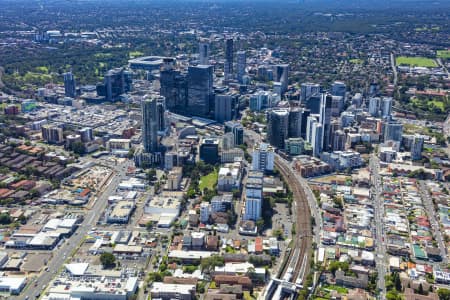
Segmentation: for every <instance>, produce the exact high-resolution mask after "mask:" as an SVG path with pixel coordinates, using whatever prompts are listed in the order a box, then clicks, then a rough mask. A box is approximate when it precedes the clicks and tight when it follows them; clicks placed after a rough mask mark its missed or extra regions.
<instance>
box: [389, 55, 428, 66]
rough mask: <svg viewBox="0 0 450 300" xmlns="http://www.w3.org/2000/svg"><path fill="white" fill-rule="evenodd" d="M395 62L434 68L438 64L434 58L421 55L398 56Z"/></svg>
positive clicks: (398, 64)
mask: <svg viewBox="0 0 450 300" xmlns="http://www.w3.org/2000/svg"><path fill="white" fill-rule="evenodd" d="M395 63H396V64H397V66H400V65H409V66H411V67H426V68H432V67H436V66H437V63H436V62H435V61H434V59H431V58H426V57H420V56H417V57H412V56H398V57H396V59H395Z"/></svg>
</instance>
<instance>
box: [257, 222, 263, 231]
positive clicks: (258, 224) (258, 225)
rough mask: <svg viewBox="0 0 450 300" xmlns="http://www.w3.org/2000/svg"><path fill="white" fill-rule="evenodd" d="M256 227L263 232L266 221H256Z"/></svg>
mask: <svg viewBox="0 0 450 300" xmlns="http://www.w3.org/2000/svg"><path fill="white" fill-rule="evenodd" d="M256 227H258V230H259V231H260V232H261V231H262V229H263V228H264V220H263V219H258V220H257V221H256Z"/></svg>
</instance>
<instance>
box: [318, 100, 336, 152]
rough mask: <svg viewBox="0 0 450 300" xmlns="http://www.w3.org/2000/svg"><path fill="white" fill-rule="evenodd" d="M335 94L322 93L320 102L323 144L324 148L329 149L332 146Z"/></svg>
mask: <svg viewBox="0 0 450 300" xmlns="http://www.w3.org/2000/svg"><path fill="white" fill-rule="evenodd" d="M332 103H333V96H331V95H330V94H322V99H321V103H320V120H319V121H320V124H322V131H323V139H322V141H323V144H322V149H323V150H325V151H329V150H330V148H331V108H332Z"/></svg>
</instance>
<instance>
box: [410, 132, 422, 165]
mask: <svg viewBox="0 0 450 300" xmlns="http://www.w3.org/2000/svg"><path fill="white" fill-rule="evenodd" d="M423 142H424V138H423V136H421V135H415V136H414V138H413V142H412V144H411V159H412V160H420V159H422V150H423Z"/></svg>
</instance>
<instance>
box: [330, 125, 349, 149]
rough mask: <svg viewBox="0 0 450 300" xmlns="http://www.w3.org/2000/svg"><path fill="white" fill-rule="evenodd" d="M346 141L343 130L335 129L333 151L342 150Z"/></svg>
mask: <svg viewBox="0 0 450 300" xmlns="http://www.w3.org/2000/svg"><path fill="white" fill-rule="evenodd" d="M346 142H347V136H346V134H345V132H344V131H342V130H337V131H335V132H334V136H333V151H344V150H345V143H346Z"/></svg>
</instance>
